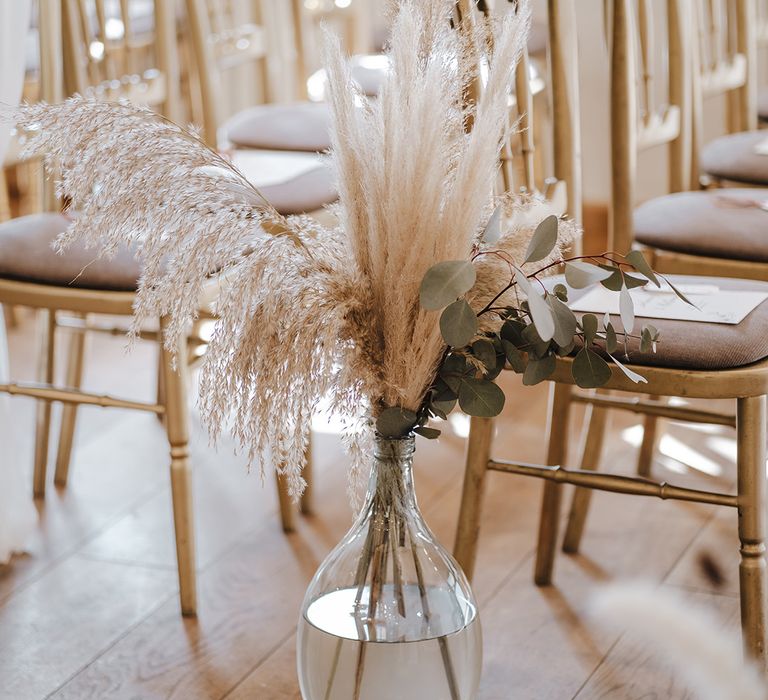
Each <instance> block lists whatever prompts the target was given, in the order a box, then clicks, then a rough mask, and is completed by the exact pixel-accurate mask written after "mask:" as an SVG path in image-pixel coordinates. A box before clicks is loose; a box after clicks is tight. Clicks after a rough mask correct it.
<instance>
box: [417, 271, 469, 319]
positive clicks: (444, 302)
mask: <svg viewBox="0 0 768 700" xmlns="http://www.w3.org/2000/svg"><path fill="white" fill-rule="evenodd" d="M476 279H477V274H476V272H475V267H474V265H473V264H472V263H471V262H469V261H468V260H446V261H445V262H441V263H437V265H433V266H432V267H430V268H429V270H427V274H425V275H424V279H423V280H422V281H421V288H420V290H419V301H420V302H421V305H422V307H423V308H425V309H427V310H428V311H437V310H438V309H442V308H444V307H446V306H448V304H451V303H452V302H454V301H456V299H458V298H459V297H460V296H461V295H462V294H466V293H467V292H468V291H469V290H470V289H472V287H473V286H474V285H475V280H476Z"/></svg>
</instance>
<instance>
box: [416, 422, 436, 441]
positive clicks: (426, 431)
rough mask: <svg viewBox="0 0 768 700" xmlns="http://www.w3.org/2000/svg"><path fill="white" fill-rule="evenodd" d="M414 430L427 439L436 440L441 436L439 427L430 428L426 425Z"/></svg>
mask: <svg viewBox="0 0 768 700" xmlns="http://www.w3.org/2000/svg"><path fill="white" fill-rule="evenodd" d="M413 432H414V433H417V434H419V435H421V436H422V437H425V438H427V440H435V439H437V438H438V437H440V431H439V430H438V429H437V428H428V427H427V426H426V425H420V426H418V427H417V428H414V429H413Z"/></svg>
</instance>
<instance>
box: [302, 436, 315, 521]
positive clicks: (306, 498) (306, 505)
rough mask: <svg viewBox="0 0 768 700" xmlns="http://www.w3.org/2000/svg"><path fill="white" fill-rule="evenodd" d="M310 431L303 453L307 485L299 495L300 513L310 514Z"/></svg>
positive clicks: (311, 476)
mask: <svg viewBox="0 0 768 700" xmlns="http://www.w3.org/2000/svg"><path fill="white" fill-rule="evenodd" d="M313 478H314V477H313V474H312V433H311V432H310V433H309V441H308V442H307V450H306V452H305V453H304V479H305V481H306V482H307V487H306V488H305V489H304V493H303V494H302V495H301V503H300V507H301V513H302V515H310V514H311V513H312V479H313Z"/></svg>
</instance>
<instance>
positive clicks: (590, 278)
mask: <svg viewBox="0 0 768 700" xmlns="http://www.w3.org/2000/svg"><path fill="white" fill-rule="evenodd" d="M612 274H613V272H610V271H609V270H603V269H602V268H600V267H598V266H597V265H591V264H590V263H585V262H580V261H578V260H577V261H575V262H569V263H566V264H565V281H566V282H568V285H569V286H570V287H573V289H583V288H584V287H589V286H590V285H591V284H596V283H597V282H602V281H603V280H606V279H608V278H609V277H610V276H611V275H612Z"/></svg>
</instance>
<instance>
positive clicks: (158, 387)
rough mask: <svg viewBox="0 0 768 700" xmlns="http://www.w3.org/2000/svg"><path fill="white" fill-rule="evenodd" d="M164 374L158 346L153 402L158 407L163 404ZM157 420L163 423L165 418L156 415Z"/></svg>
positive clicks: (160, 350)
mask: <svg viewBox="0 0 768 700" xmlns="http://www.w3.org/2000/svg"><path fill="white" fill-rule="evenodd" d="M164 375H165V372H164V370H163V351H162V349H160V347H159V346H158V352H157V383H156V384H155V400H156V403H157V404H158V405H160V406H163V405H164V404H165V378H164ZM157 420H159V421H160V422H161V423H164V422H165V416H164V415H163V414H162V413H158V414H157Z"/></svg>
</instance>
